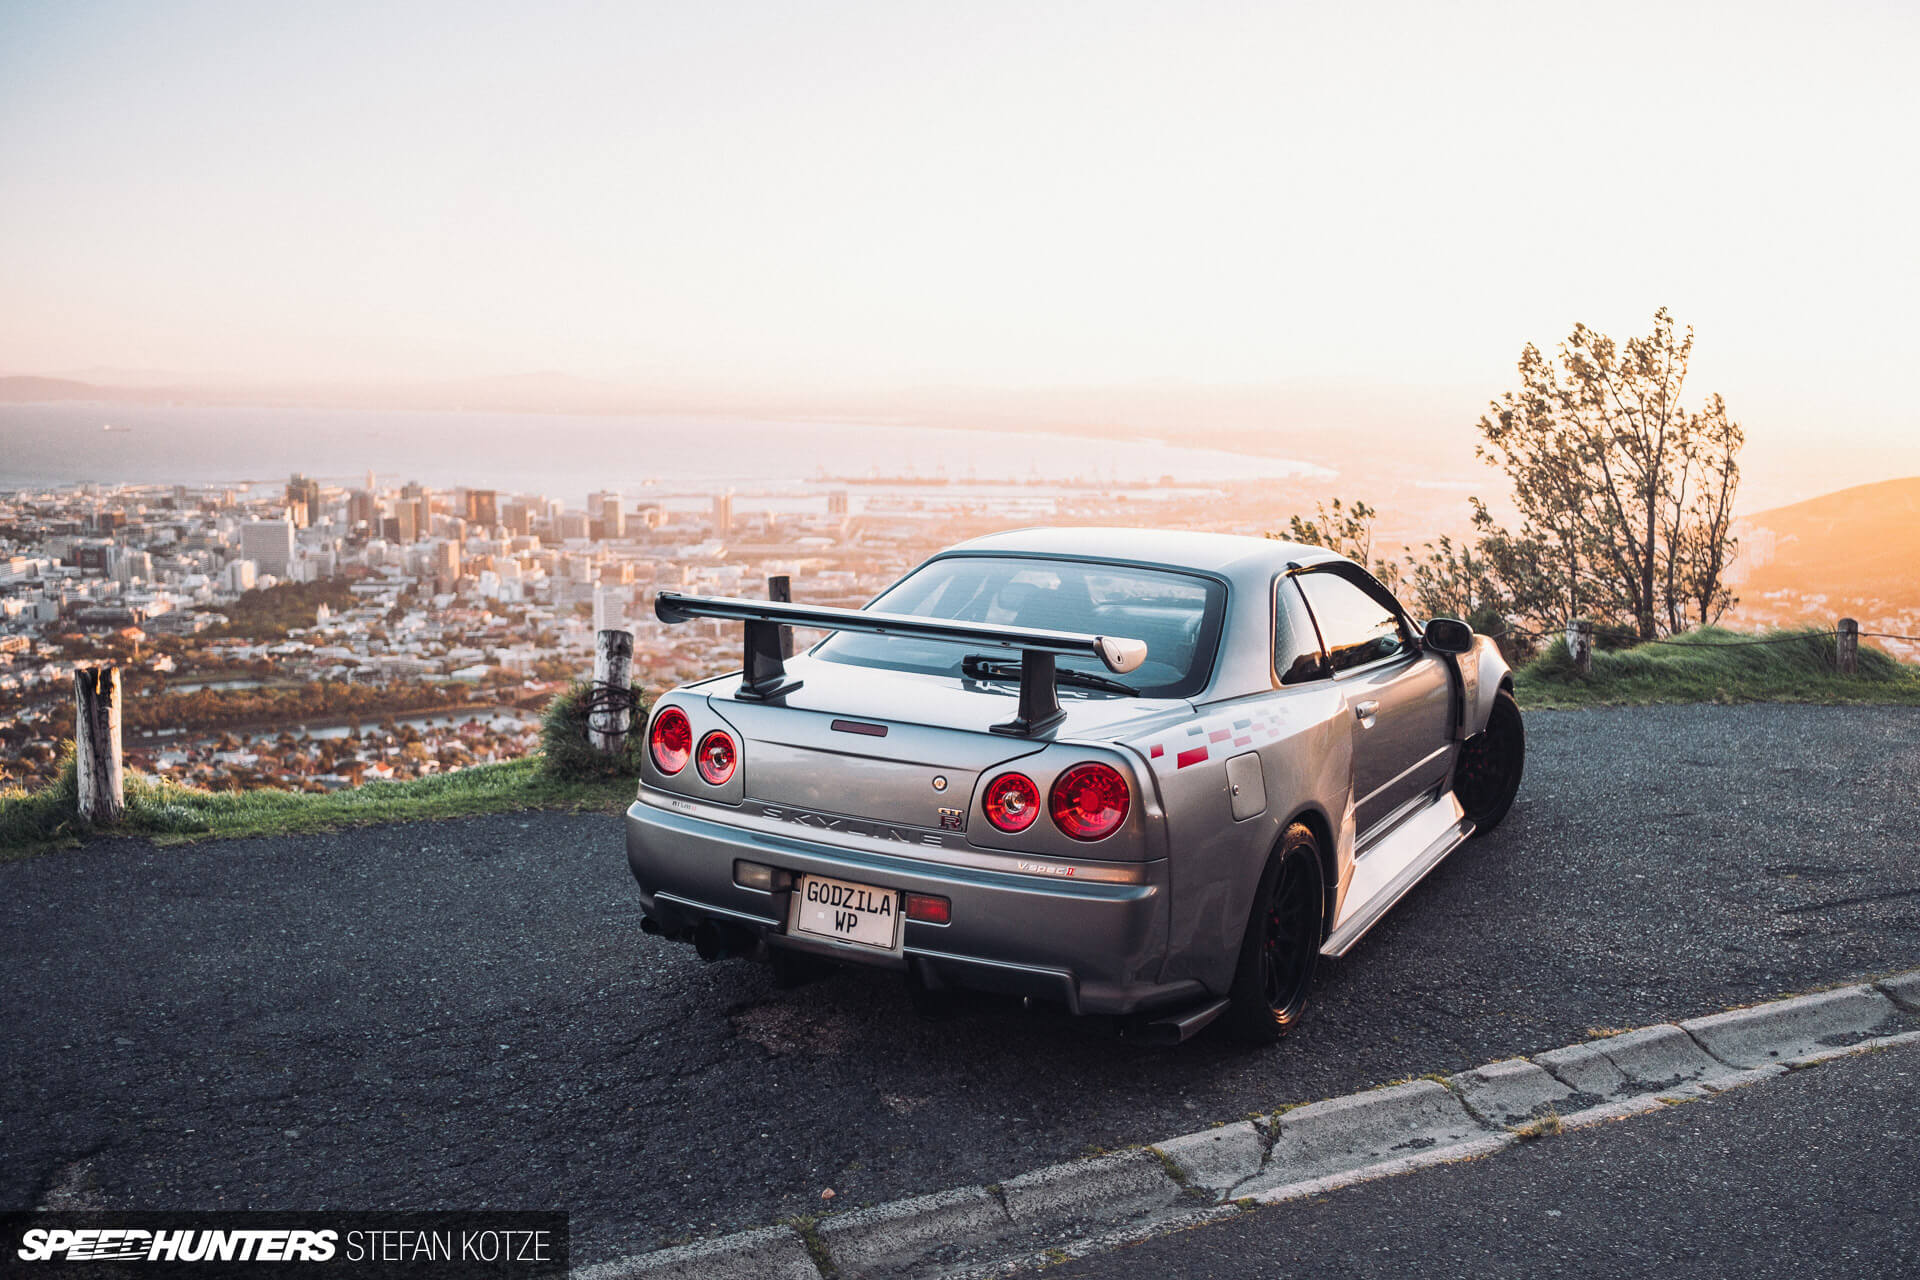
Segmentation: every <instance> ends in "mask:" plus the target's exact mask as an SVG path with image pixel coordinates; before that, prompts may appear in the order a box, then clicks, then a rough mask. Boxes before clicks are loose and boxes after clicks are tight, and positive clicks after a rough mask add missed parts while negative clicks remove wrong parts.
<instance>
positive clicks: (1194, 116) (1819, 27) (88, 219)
mask: <svg viewBox="0 0 1920 1280" xmlns="http://www.w3.org/2000/svg"><path fill="white" fill-rule="evenodd" d="M1916 63H1920V6H1915V5H1912V4H1910V3H1902V4H1895V3H1887V4H1818V5H1815V4H1806V5H1779V4H1767V3H1733V2H1726V3H1720V4H1685V3H1662V4H1649V5H1638V4H1631V3H1622V4H1606V5H1593V4H1581V5H1562V6H1556V5H1549V4H1544V3H1537V2H1536V3H1523V4H1479V3H1474V4H1460V3H1445V2H1443V0H1421V2H1418V3H1392V2H1382V3H1374V4H1365V5H1330V4H1324V3H1321V4H1312V5H1305V4H1283V3H1268V4H1257V5H1228V4H1210V3H1204V2H1193V3H1181V4H1165V3H1152V4H1141V3H1130V2H1128V0H1102V2H1100V3H1089V4H1057V3H1056V4H1049V3H1024V4H999V3H968V4H952V3H944V4H931V3H929V4H921V3H911V2H902V0H891V2H885V3H871V4H837V3H830V2H828V3H807V4H793V3H790V2H782V3H725V2H723V0H715V2H712V3H704V2H703V3H699V4H688V3H671V4H642V3H608V4H570V3H539V4H533V3H528V4H521V5H498V4H488V3H478V2H475V0H462V2H461V3H449V4H430V3H382V4H373V5H364V6H361V5H354V4H350V3H344V2H330V3H327V4H317V5H293V4H254V3H248V4H182V3H166V2H164V0H148V2H145V3H124V4H120V3H87V2H84V0H79V2H62V3H33V2H30V0H3V2H0V373H36V374H74V373H84V372H86V371H89V370H95V371H98V370H119V371H136V372H137V371H163V372H165V373H168V374H183V373H184V374H187V375H191V376H195V377H207V378H227V379H232V380H236V381H242V382H244V381H248V380H253V381H268V380H275V379H279V380H285V379H302V380H312V381H323V382H342V383H351V382H355V381H360V382H367V381H378V380H383V379H384V380H391V379H436V378H465V377H475V376H489V375H507V374H517V373H522V372H528V371H534V370H553V371H559V372H562V373H566V374H571V375H576V376H580V377H586V378H596V379H607V380H612V381H618V382H632V383H647V382H657V383H667V382H681V383H690V384H699V383H705V384H711V385H725V386H734V387H754V388H759V389H764V390H769V391H772V392H775V393H777V392H779V391H780V390H781V389H782V388H788V389H794V390H819V389H822V388H826V389H838V390H853V391H859V390H863V389H874V388H898V387H909V386H946V387H954V388H974V389H978V388H1041V387H1047V388H1053V387H1063V386H1085V387H1125V386H1127V385H1132V384H1141V383H1155V382H1171V383H1175V384H1194V385H1200V386H1207V387H1240V386H1260V385H1271V384H1279V383H1286V382H1289V381H1292V380H1303V379H1310V380H1330V381H1334V382H1347V383H1352V384H1355V385H1380V386H1446V387H1455V388H1461V387H1464V388H1469V389H1472V391H1473V395H1474V396H1475V397H1478V398H1479V399H1480V402H1482V403H1483V402H1484V397H1485V396H1486V395H1490V394H1492V393H1493V392H1495V391H1498V390H1500V389H1502V388H1504V387H1506V386H1508V385H1511V384H1512V382H1513V377H1512V370H1513V364H1514V361H1515V359H1516V357H1517V355H1518V353H1519V350H1520V348H1521V346H1522V344H1524V343H1526V342H1528V341H1534V342H1537V343H1539V344H1541V345H1543V346H1550V345H1552V344H1553V343H1555V342H1557V341H1558V340H1559V339H1560V338H1561V337H1563V336H1564V335H1565V334H1566V333H1567V331H1568V330H1569V329H1570V328H1571V327H1572V325H1573V324H1574V323H1575V322H1576V321H1578V322H1584V323H1586V324H1588V325H1590V326H1593V327H1596V328H1599V329H1601V330H1603V331H1607V332H1612V333H1616V334H1618V335H1621V336H1625V335H1627V334H1630V333H1638V332H1644V331H1645V330H1646V328H1647V327H1648V322H1649V318H1650V316H1651V315H1652V312H1653V310H1654V309H1655V308H1656V307H1658V306H1661V305H1666V306H1669V307H1671V308H1672V310H1673V312H1674V313H1675V315H1676V316H1677V317H1678V318H1679V319H1680V320H1681V321H1682V322H1683V323H1686V324H1691V325H1692V326H1694V328H1695V329H1696V331H1697V333H1698V343H1697V346H1696V351H1695V358H1694V377H1693V380H1692V381H1691V383H1690V386H1691V387H1692V388H1693V389H1694V390H1695V391H1697V392H1699V393H1701V394H1704V393H1705V392H1706V391H1708V390H1718V391H1721V392H1723V393H1724V394H1726V395H1727V397H1728V400H1729V403H1730V404H1731V406H1732V408H1733V410H1734V412H1735V415H1736V416H1737V417H1741V418H1743V419H1744V420H1746V421H1747V422H1748V423H1749V431H1750V435H1752V436H1753V438H1754V439H1755V440H1756V442H1761V443H1768V444H1771V445H1773V446H1785V445H1796V446H1801V447H1805V448H1809V449H1811V448H1816V447H1818V446H1819V445H1820V443H1821V441H1822V440H1827V441H1830V440H1831V439H1832V438H1833V437H1834V435H1835V433H1836V432H1839V433H1843V434H1844V435H1845V437H1846V439H1847V440H1848V442H1849V444H1850V445H1851V446H1852V447H1854V448H1855V449H1856V450H1860V451H1862V452H1861V456H1862V457H1863V458H1865V457H1867V456H1870V454H1871V452H1872V451H1873V450H1876V449H1883V450H1885V451H1889V453H1890V456H1893V457H1895V458H1897V459H1907V460H1909V463H1908V465H1907V466H1906V469H1908V470H1920V415H1916V414H1915V412H1914V410H1913V392H1912V387H1911V376H1910V372H1909V371H1910V369H1911V365H1912V359H1913V353H1914V351H1915V349H1916V346H1920V321H1917V320H1916V319H1915V315H1916V307H1915V301H1914V300H1915V297H1916V293H1917V292H1920V248H1917V247H1916V236H1915V234H1914V229H1913V211H1914V209H1915V208H1916V207H1920V172H1917V171H1920V147H1916V146H1915V145H1914V130H1915V126H1916V123H1920V89H1916V87H1915V86H1916V83H1920V81H1917V80H1916V77H1914V76H1913V75H1912V67H1913V66H1914V65H1916ZM1755 433H1757V434H1755ZM1896 465H1898V464H1896ZM1863 478H1878V477H1863Z"/></svg>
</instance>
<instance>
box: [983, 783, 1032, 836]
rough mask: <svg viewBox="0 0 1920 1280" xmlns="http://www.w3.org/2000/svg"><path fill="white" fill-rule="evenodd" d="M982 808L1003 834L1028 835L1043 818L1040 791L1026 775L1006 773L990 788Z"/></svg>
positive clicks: (989, 820) (988, 818)
mask: <svg viewBox="0 0 1920 1280" xmlns="http://www.w3.org/2000/svg"><path fill="white" fill-rule="evenodd" d="M980 807H981V808H983V809H985V810H986V811H987V821H988V822H991V823H992V824H993V825H994V826H996V827H998V828H1000V830H1002V831H1025V830H1026V829H1027V828H1028V827H1030V826H1032V825H1033V820H1034V819H1035V818H1037V817H1039V816H1040V788H1038V787H1036V786H1034V785H1033V779H1032V778H1029V777H1027V776H1026V775H1025V774H1020V773H1003V774H1001V775H1000V776H999V777H997V778H995V779H994V780H993V785H992V786H990V787H988V788H987V795H986V799H984V800H982V801H981V802H980Z"/></svg>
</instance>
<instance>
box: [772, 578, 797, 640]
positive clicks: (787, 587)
mask: <svg viewBox="0 0 1920 1280" xmlns="http://www.w3.org/2000/svg"><path fill="white" fill-rule="evenodd" d="M767 599H769V600H773V601H776V602H777V603H779V604H792V603H793V579H792V578H790V577H788V576H787V575H786V574H784V573H771V574H768V575H767ZM792 656H793V628H792V627H782V628H780V657H781V660H782V661H785V660H786V659H788V658H791V657H792Z"/></svg>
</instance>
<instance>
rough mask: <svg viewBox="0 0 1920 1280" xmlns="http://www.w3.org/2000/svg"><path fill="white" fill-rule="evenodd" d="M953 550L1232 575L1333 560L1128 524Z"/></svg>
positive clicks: (1235, 538)
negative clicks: (1046, 556) (1137, 527)
mask: <svg viewBox="0 0 1920 1280" xmlns="http://www.w3.org/2000/svg"><path fill="white" fill-rule="evenodd" d="M950 550H952V551H966V552H988V551H992V552H1002V553H1005V554H1008V555H1018V554H1026V555H1048V556H1073V557H1085V558H1087V559H1089V560H1122V561H1131V562H1134V563H1138V564H1159V565H1173V566H1178V567H1181V568H1187V569H1200V570H1204V571H1206V572H1210V573H1218V574H1222V575H1224V576H1226V577H1229V578H1232V577H1236V576H1238V575H1239V574H1242V573H1248V572H1259V573H1273V572H1277V571H1279V570H1280V569H1283V568H1285V567H1286V565H1287V564H1288V562H1289V561H1291V562H1293V563H1295V564H1303V565H1304V564H1315V563H1318V562H1320V561H1322V560H1337V559H1339V557H1338V556H1336V555H1334V554H1333V552H1331V551H1327V550H1325V549H1324V548H1321V547H1312V546H1307V545H1306V544H1304V543H1299V542H1282V541H1279V540H1277V539H1273V538H1254V537H1248V536H1246V535H1244V534H1236V533H1199V532H1195V531H1193V530H1189V529H1131V528H1115V527H1101V526H1082V527H1057V528H1056V527H1039V528H1032V529H1009V530H1007V531H1005V532H1003V533H990V534H987V535H986V536H984V537H979V538H973V539H970V540H969V541H966V542H962V543H960V544H959V545H958V546H955V547H952V548H950Z"/></svg>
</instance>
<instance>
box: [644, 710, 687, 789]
mask: <svg viewBox="0 0 1920 1280" xmlns="http://www.w3.org/2000/svg"><path fill="white" fill-rule="evenodd" d="M647 749H648V750H649V751H651V752H652V753H653V763H654V765H655V766H656V767H657V768H658V769H659V770H660V772H662V773H678V772H680V771H681V770H682V769H684V768H686V767H687V757H688V756H690V755H692V754H693V726H692V725H690V724H688V723H687V713H686V712H684V711H682V710H681V709H680V708H678V707H667V708H665V709H664V710H662V711H661V712H660V714H659V715H657V716H655V717H654V718H653V730H652V732H650V733H649V734H648V735H647Z"/></svg>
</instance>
